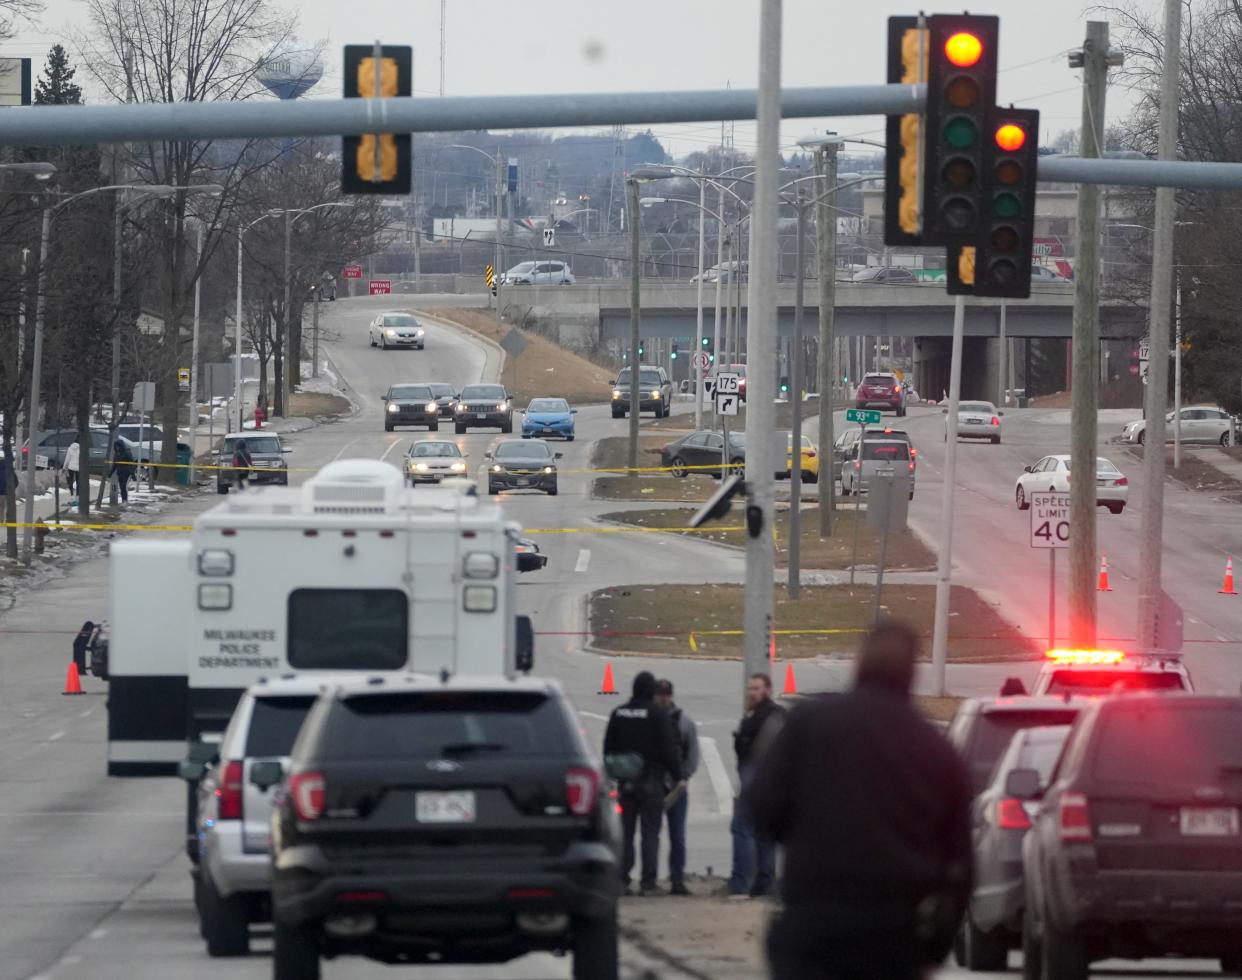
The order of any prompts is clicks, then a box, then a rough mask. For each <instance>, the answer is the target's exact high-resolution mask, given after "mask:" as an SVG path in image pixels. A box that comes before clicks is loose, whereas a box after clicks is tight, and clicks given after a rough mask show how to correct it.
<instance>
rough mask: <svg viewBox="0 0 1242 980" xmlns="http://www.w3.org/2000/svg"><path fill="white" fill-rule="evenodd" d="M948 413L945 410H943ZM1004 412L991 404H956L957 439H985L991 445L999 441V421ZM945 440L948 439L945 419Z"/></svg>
mask: <svg viewBox="0 0 1242 980" xmlns="http://www.w3.org/2000/svg"><path fill="white" fill-rule="evenodd" d="M944 411H945V412H948V409H947V408H946V409H945V410H944ZM1004 414H1005V413H1004V412H1000V411H997V409H996V406H995V405H993V404H992V403H991V402H958V403H957V438H959V439H987V440H988V441H989V442H990V443H992V444H993V445H996V444H997V443H999V442H1000V441H1001V420H1000V417H1001V416H1002V415H1004ZM944 432H945V435H944V437H945V439H946V440H947V439H948V438H949V420H948V419H947V418H946V419H945V426H944Z"/></svg>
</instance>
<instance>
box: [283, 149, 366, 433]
mask: <svg viewBox="0 0 1242 980" xmlns="http://www.w3.org/2000/svg"><path fill="white" fill-rule="evenodd" d="M376 152H377V153H378V152H379V151H378V150H377V151H376ZM292 242H293V217H292V214H291V213H290V210H289V209H286V210H285V306H284V309H285V322H284V324H283V325H282V327H283V329H282V330H281V341H280V345H281V349H282V351H283V354H284V357H283V361H284V371H282V372H281V377H280V411H279V412H277V413H276V414H277V415H279V416H281V417H282V418H287V417H288V415H289V396H290V395H291V394H292V393H293V380H292V373H293V371H294V369H295V368H296V365H294V364H293V359H292V358H291V357H290V355H291V354H292V353H293V351H292V350H290V347H289V341H290V340H291V339H292V333H291V331H290V329H289V328H290V326H291V319H292V315H293V313H292V310H290V309H289V304H290V303H291V302H292V299H293V296H292V294H293V283H292V282H291V280H290V277H289V266H290V255H289V252H290V249H291V246H292Z"/></svg>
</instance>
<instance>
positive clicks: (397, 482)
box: [302, 459, 405, 514]
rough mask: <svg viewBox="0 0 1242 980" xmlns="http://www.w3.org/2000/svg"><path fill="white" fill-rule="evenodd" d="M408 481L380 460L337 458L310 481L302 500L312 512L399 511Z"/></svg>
mask: <svg viewBox="0 0 1242 980" xmlns="http://www.w3.org/2000/svg"><path fill="white" fill-rule="evenodd" d="M404 483H405V481H404V479H403V478H402V476H401V473H400V471H399V470H397V469H396V468H395V467H393V466H390V465H389V464H388V463H384V462H381V461H380V460H377V459H342V460H337V461H336V462H334V463H329V464H328V465H327V466H325V467H324V468H323V469H321V470H320V471H319V472H318V473H316V474H315V475H314V476H313V477H311V478H310V479H309V480H307V481H306V484H305V485H304V486H303V488H302V504H303V506H304V507H305V509H306V511H307V512H308V513H312V514H395V513H397V510H398V508H399V506H400V500H401V493H402V490H403V488H404Z"/></svg>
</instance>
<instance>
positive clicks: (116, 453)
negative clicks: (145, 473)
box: [108, 439, 138, 504]
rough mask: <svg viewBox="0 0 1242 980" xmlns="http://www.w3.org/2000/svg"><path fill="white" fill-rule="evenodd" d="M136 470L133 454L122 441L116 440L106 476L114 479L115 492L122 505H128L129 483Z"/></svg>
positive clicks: (136, 465)
mask: <svg viewBox="0 0 1242 980" xmlns="http://www.w3.org/2000/svg"><path fill="white" fill-rule="evenodd" d="M137 468H138V464H137V463H135V462H134V454H133V453H131V452H130V451H129V444H128V443H127V442H126V441H125V440H124V439H117V441H116V442H115V443H114V444H113V446H112V470H111V472H110V473H109V474H108V475H109V476H115V477H116V486H117V490H118V491H119V492H120V494H121V503H123V504H127V503H129V481H130V477H132V476H133V475H134V470H136V469H137Z"/></svg>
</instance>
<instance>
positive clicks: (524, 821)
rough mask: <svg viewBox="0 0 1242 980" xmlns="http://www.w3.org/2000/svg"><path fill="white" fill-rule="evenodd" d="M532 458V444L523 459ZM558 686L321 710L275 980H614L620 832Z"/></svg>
mask: <svg viewBox="0 0 1242 980" xmlns="http://www.w3.org/2000/svg"><path fill="white" fill-rule="evenodd" d="M519 445H521V443H519ZM582 732H583V729H582V725H581V722H580V721H579V720H578V719H577V717H576V716H575V714H574V711H573V709H572V708H571V707H570V705H569V701H568V699H567V698H566V697H565V695H564V693H563V691H562V690H561V687H560V685H559V684H557V683H556V682H555V681H550V680H542V679H534V678H524V679H519V680H496V681H488V680H481V679H478V678H474V677H461V676H458V677H446V678H444V679H441V678H439V677H435V678H429V677H422V676H419V675H405V676H389V677H382V676H376V677H366V678H360V679H357V680H353V679H348V680H342V681H341V683H340V684H339V685H338V686H337V687H336V688H335V689H333V690H331V691H327V692H325V693H323V694H322V695H320V698H319V700H318V701H317V702H316V704H315V706H314V708H312V709H311V713H310V715H309V716H308V717H307V719H306V722H305V724H304V725H303V727H302V732H301V734H300V735H299V737H298V740H297V743H296V745H295V746H294V750H293V759H292V761H291V763H290V767H289V769H290V772H289V777H288V780H287V791H286V792H285V793H284V794H283V798H282V801H281V803H280V805H279V806H278V808H277V810H276V812H275V813H274V815H273V820H272V867H273V871H272V903H273V909H272V913H273V924H274V950H273V976H274V978H275V980H318V977H319V975H320V971H319V962H320V957H332V956H365V957H369V958H371V959H375V960H379V961H381V962H389V963H397V962H400V963H408V964H417V963H434V964H441V965H443V964H448V963H471V962H489V963H499V962H505V961H507V960H510V959H513V958H515V957H518V956H522V955H524V954H526V953H529V952H532V951H537V950H547V951H551V952H555V953H569V954H571V955H572V957H573V976H574V977H575V978H576V980H616V978H617V975H618V966H617V921H616V915H617V897H618V894H619V891H620V884H621V882H620V869H619V864H620V855H619V838H620V832H619V828H618V817H617V814H616V809H615V806H614V803H613V801H612V800H611V799H610V798H609V790H608V783H607V780H606V779H605V778H604V774H603V772H602V771H601V769H600V766H599V763H598V762H597V760H596V756H595V753H594V751H593V750H592V749H591V748H590V746H588V744H587V742H586V740H585V738H584V737H583V734H582Z"/></svg>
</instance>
